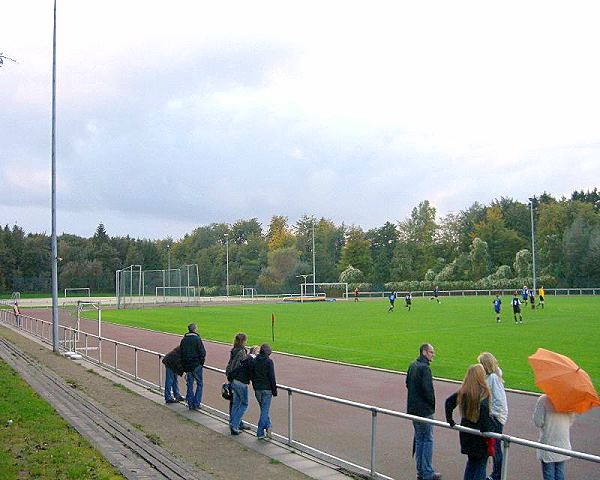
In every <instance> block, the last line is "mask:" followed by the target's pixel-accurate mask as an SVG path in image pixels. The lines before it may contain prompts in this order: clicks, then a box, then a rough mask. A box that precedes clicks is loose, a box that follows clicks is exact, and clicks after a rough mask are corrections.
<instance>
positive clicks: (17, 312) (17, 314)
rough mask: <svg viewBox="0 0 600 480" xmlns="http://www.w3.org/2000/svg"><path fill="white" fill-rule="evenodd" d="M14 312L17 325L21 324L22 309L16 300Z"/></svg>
mask: <svg viewBox="0 0 600 480" xmlns="http://www.w3.org/2000/svg"><path fill="white" fill-rule="evenodd" d="M13 313H14V315H15V325H16V326H17V327H20V326H21V310H20V309H19V303H18V302H17V301H15V304H14V305H13Z"/></svg>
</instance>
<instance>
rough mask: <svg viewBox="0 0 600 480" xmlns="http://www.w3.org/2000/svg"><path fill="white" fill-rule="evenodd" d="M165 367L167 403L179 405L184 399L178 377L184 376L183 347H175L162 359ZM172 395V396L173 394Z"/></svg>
mask: <svg viewBox="0 0 600 480" xmlns="http://www.w3.org/2000/svg"><path fill="white" fill-rule="evenodd" d="M162 363H163V364H164V365H165V403H177V402H180V401H182V400H184V398H183V397H182V396H181V394H180V393H179V382H178V381H177V377H178V376H181V375H183V372H184V370H183V362H182V360H181V347H175V348H174V349H173V350H171V351H170V352H169V353H167V354H166V355H165V357H164V358H163V359H162ZM171 393H172V394H171Z"/></svg>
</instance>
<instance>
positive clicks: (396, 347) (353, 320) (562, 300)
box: [102, 296, 600, 391]
mask: <svg viewBox="0 0 600 480" xmlns="http://www.w3.org/2000/svg"><path fill="white" fill-rule="evenodd" d="M441 302H442V303H441V304H437V303H435V302H433V301H430V300H429V299H428V298H425V299H423V298H415V299H413V308H412V310H411V311H410V312H408V311H407V310H406V309H405V308H404V302H403V300H402V299H399V300H398V301H397V302H396V309H395V312H393V313H387V307H388V302H387V300H383V299H382V300H369V301H360V302H358V303H355V302H353V301H350V302H344V301H338V302H335V303H334V302H331V303H330V302H327V303H316V304H303V305H301V304H271V305H242V306H210V307H187V308H156V309H147V308H146V309H142V310H105V311H103V312H102V319H103V320H105V321H109V322H114V323H122V324H126V325H131V326H138V327H144V328H150V329H154V330H161V331H165V332H172V333H181V334H183V333H185V331H186V325H187V324H188V323H190V322H196V323H197V324H198V329H199V332H200V334H201V336H202V337H203V338H205V339H210V340H219V341H223V342H231V341H232V338H233V336H234V334H235V333H236V332H238V331H244V332H246V333H247V334H248V338H249V340H248V342H249V344H260V343H263V342H269V343H272V345H273V349H274V350H278V351H283V352H290V353H297V354H302V355H307V356H311V357H318V358H325V359H329V360H338V361H343V362H349V363H354V364H360V365H369V366H373V367H381V368H387V369H391V370H399V371H406V369H407V367H408V365H409V363H410V362H411V361H412V360H414V358H415V357H416V356H417V354H418V347H419V345H420V344H421V343H425V342H429V343H432V344H433V345H434V347H435V349H436V357H435V360H434V363H433V364H432V370H433V374H434V375H435V376H437V377H445V378H452V379H457V380H461V379H462V377H463V375H464V372H465V370H466V368H467V367H468V365H470V364H472V363H475V362H476V357H477V355H478V354H479V353H480V352H482V351H490V352H492V353H493V354H494V355H496V357H497V358H498V360H499V361H500V366H501V367H502V369H503V371H504V376H505V381H506V384H507V386H509V387H512V388H519V389H524V390H532V391H537V389H536V387H535V385H534V379H533V372H532V370H531V368H530V367H529V363H528V362H527V357H528V356H529V355H531V354H532V353H534V352H535V350H536V349H537V348H538V347H543V348H546V349H549V350H554V351H556V352H559V353H562V354H565V355H568V356H570V357H571V358H572V359H573V360H574V361H576V362H577V363H578V364H579V365H580V366H581V367H582V368H583V369H585V370H586V371H587V372H588V373H589V374H590V376H591V377H592V381H593V382H594V385H595V386H596V389H598V388H599V387H600V361H599V359H600V353H598V344H599V343H600V319H599V312H600V297H586V296H582V297H579V296H578V297H549V298H548V299H547V302H546V308H545V309H544V310H541V309H539V308H538V309H536V310H535V311H531V310H530V309H529V307H525V306H523V316H524V323H523V324H521V325H515V324H514V321H513V318H512V310H511V308H510V297H504V298H503V299H502V302H503V313H502V323H500V324H497V323H496V321H495V314H494V311H493V308H492V297H453V298H442V299H441ZM271 313H274V314H275V317H276V321H275V341H274V342H271ZM208 363H209V364H210V359H208Z"/></svg>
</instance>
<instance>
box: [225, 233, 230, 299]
mask: <svg viewBox="0 0 600 480" xmlns="http://www.w3.org/2000/svg"><path fill="white" fill-rule="evenodd" d="M225 252H226V257H227V260H226V262H225V264H226V277H227V287H226V292H227V296H229V234H228V233H226V234H225Z"/></svg>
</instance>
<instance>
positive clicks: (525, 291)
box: [521, 285, 529, 305]
mask: <svg viewBox="0 0 600 480" xmlns="http://www.w3.org/2000/svg"><path fill="white" fill-rule="evenodd" d="M528 290H529V288H527V285H523V290H521V298H522V299H523V303H524V304H525V305H527V291H528Z"/></svg>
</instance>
